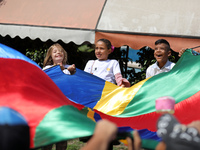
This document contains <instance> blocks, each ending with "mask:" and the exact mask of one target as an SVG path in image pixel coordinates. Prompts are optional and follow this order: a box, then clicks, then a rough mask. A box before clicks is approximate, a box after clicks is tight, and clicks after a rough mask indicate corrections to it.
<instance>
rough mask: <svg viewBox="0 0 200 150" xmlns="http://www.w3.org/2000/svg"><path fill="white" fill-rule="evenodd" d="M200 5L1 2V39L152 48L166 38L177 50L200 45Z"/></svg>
mask: <svg viewBox="0 0 200 150" xmlns="http://www.w3.org/2000/svg"><path fill="white" fill-rule="evenodd" d="M198 6H199V1H198V0H193V1H192V2H191V1H188V0H182V1H181V2H180V0H168V1H160V0H151V1H149V0H140V1H138V0H95V1H94V0H84V1H81V0H73V1H72V0H59V1H56V0H54V1H53V0H42V1H31V0H12V1H7V0H0V35H1V36H6V35H9V36H11V37H12V38H14V37H15V36H19V37H21V38H25V37H29V38H31V39H36V38H40V39H41V40H42V41H47V40H48V39H51V40H53V41H58V40H62V41H63V42H65V43H68V42H70V41H73V42H75V43H76V44H81V43H83V42H85V41H89V42H90V43H94V42H95V40H97V39H99V38H107V39H109V40H110V41H111V42H112V44H113V45H114V46H115V47H119V46H122V45H128V46H130V47H131V48H133V49H139V48H141V47H143V46H150V47H154V42H155V41H156V40H157V39H159V38H165V39H166V40H168V41H169V42H170V44H171V47H172V49H173V50H175V51H179V50H180V49H181V48H191V47H195V46H199V45H200V11H199V8H198Z"/></svg>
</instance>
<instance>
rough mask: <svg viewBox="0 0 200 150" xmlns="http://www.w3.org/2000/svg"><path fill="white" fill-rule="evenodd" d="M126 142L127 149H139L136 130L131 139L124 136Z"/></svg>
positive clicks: (139, 140)
mask: <svg viewBox="0 0 200 150" xmlns="http://www.w3.org/2000/svg"><path fill="white" fill-rule="evenodd" d="M126 140H127V142H128V145H127V146H128V150H140V149H141V145H142V142H141V138H140V135H139V133H138V131H137V130H134V132H133V140H132V139H131V138H130V137H127V138H126Z"/></svg>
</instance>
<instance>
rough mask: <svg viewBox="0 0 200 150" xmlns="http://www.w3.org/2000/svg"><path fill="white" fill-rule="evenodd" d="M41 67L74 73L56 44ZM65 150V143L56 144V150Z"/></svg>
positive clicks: (45, 149) (73, 66)
mask: <svg viewBox="0 0 200 150" xmlns="http://www.w3.org/2000/svg"><path fill="white" fill-rule="evenodd" d="M43 65H44V68H43V70H45V69H48V68H50V67H52V66H55V65H60V67H61V69H62V71H63V72H64V73H65V74H68V75H73V74H74V73H75V72H76V68H75V65H74V64H73V65H68V64H67V52H66V51H65V50H64V48H63V47H62V46H61V45H60V44H58V43H55V44H53V45H52V46H51V47H50V48H49V49H48V50H47V54H46V57H45V59H44V63H43ZM66 148H67V141H64V142H58V143H56V150H66ZM51 149H52V145H48V146H45V147H43V148H42V150H51Z"/></svg>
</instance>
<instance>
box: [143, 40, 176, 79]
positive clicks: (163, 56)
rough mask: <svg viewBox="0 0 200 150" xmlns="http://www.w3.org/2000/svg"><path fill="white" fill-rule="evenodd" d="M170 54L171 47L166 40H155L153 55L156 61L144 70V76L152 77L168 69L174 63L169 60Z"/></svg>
mask: <svg viewBox="0 0 200 150" xmlns="http://www.w3.org/2000/svg"><path fill="white" fill-rule="evenodd" d="M169 56H171V48H170V44H169V42H168V41H166V40H165V39H159V40H157V41H156V42H155V49H154V57H155V59H156V62H155V63H154V64H153V65H151V66H149V67H148V68H147V71H146V78H149V77H152V76H154V75H157V74H159V73H162V72H168V71H170V70H171V69H172V68H173V67H174V65H175V63H173V62H170V61H169V60H168V57H169Z"/></svg>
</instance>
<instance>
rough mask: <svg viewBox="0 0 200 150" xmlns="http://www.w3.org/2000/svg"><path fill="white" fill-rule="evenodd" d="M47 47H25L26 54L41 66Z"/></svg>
mask: <svg viewBox="0 0 200 150" xmlns="http://www.w3.org/2000/svg"><path fill="white" fill-rule="evenodd" d="M46 52H47V49H40V50H37V49H26V56H27V57H29V58H30V59H32V60H33V61H35V62H37V64H38V65H39V66H40V67H43V61H44V57H45V55H46Z"/></svg>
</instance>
